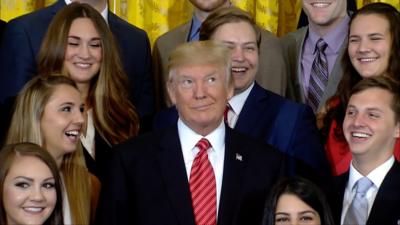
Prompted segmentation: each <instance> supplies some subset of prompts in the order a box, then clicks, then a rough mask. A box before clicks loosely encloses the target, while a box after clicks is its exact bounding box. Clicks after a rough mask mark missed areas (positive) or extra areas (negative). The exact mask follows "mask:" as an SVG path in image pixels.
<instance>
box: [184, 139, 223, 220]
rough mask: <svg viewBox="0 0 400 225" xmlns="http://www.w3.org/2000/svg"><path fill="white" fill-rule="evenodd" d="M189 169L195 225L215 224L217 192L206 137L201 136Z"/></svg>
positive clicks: (208, 143)
mask: <svg viewBox="0 0 400 225" xmlns="http://www.w3.org/2000/svg"><path fill="white" fill-rule="evenodd" d="M196 147H198V148H199V153H197V155H196V158H195V159H194V161H193V165H192V170H191V171H190V180H189V183H190V192H191V195H192V206H193V211H194V217H195V221H196V224H197V225H216V224H217V194H216V184H215V176H214V170H213V168H212V166H211V163H210V161H209V160H208V155H207V149H209V148H210V147H211V144H210V142H208V140H207V139H205V138H202V139H201V140H200V141H199V142H198V143H197V144H196Z"/></svg>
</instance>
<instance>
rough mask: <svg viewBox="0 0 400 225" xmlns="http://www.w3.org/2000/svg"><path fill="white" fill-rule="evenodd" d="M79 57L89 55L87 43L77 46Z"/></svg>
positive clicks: (87, 56)
mask: <svg viewBox="0 0 400 225" xmlns="http://www.w3.org/2000/svg"><path fill="white" fill-rule="evenodd" d="M79 57H81V58H84V59H86V58H89V57H90V50H89V46H88V45H86V44H82V45H80V46H79Z"/></svg>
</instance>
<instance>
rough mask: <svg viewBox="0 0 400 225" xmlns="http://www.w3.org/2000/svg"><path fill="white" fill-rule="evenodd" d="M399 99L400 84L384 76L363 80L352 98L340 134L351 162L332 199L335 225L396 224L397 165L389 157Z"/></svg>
mask: <svg viewBox="0 0 400 225" xmlns="http://www.w3.org/2000/svg"><path fill="white" fill-rule="evenodd" d="M399 93H400V90H399V86H398V84H397V83H395V82H393V81H392V80H390V79H389V78H386V77H383V76H380V77H374V78H368V79H364V80H362V81H360V83H358V84H357V85H356V86H355V87H354V88H353V90H352V92H351V97H350V100H349V103H348V105H347V112H346V116H345V119H344V122H343V131H344V135H345V138H346V140H347V142H348V144H349V147H350V150H351V153H352V157H353V159H352V162H351V165H350V169H349V171H348V172H347V173H345V174H343V175H341V176H339V177H337V179H336V180H335V186H336V188H335V189H333V190H334V191H335V194H333V195H331V196H332V197H333V199H332V200H331V201H332V206H333V207H332V208H333V214H334V217H335V218H334V219H335V220H336V224H343V225H344V224H368V225H373V224H376V225H380V224H399V222H400V213H399V205H400V192H399V190H400V164H399V163H398V162H396V160H395V159H394V156H393V149H394V145H395V142H396V139H397V138H399V136H400V97H399ZM359 193H360V194H359ZM355 208H356V209H355ZM363 209H364V210H363Z"/></svg>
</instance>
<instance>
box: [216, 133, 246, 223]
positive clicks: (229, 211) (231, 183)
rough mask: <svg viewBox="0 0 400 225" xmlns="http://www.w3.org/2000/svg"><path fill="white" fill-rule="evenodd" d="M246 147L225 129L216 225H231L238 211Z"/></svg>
mask: <svg viewBox="0 0 400 225" xmlns="http://www.w3.org/2000/svg"><path fill="white" fill-rule="evenodd" d="M245 149H246V146H243V143H241V142H239V141H237V138H236V137H235V135H234V134H233V131H232V129H230V128H228V127H226V136H225V158H224V171H223V180H222V187H221V197H220V205H219V209H218V225H232V224H233V221H235V220H236V219H235V218H234V215H237V213H236V212H237V211H238V209H239V205H238V202H240V196H241V188H242V185H241V184H242V183H243V182H242V180H243V173H244V171H245V167H246V152H245Z"/></svg>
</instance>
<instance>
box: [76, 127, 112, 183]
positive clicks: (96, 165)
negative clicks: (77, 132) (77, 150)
mask: <svg viewBox="0 0 400 225" xmlns="http://www.w3.org/2000/svg"><path fill="white" fill-rule="evenodd" d="M94 144H95V159H93V157H92V156H91V155H90V154H89V152H88V151H87V150H86V149H85V147H83V145H82V147H83V155H84V156H85V162H86V167H87V168H88V170H89V171H90V172H91V173H92V174H94V175H95V176H96V177H97V178H99V180H100V182H101V183H103V181H104V177H105V174H106V172H107V166H108V164H109V161H110V159H111V156H112V151H113V149H112V148H111V146H110V145H109V144H108V143H107V142H106V141H105V140H104V139H103V138H102V137H101V136H100V134H99V133H98V132H97V131H96V133H95V136H94Z"/></svg>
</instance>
